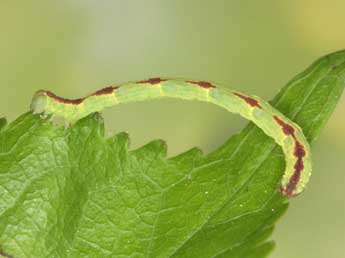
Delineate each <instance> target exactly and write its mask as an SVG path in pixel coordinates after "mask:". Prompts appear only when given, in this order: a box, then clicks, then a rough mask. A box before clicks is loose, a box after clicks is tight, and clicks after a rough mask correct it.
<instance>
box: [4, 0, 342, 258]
mask: <svg viewBox="0 0 345 258" xmlns="http://www.w3.org/2000/svg"><path fill="white" fill-rule="evenodd" d="M344 10H345V1H344V0H328V1H326V0H320V1H319V0H289V1H276V0H266V1H246V0H242V1H232V0H214V1H210V0H208V1H206V0H198V1H197V0H184V1H181V0H172V1H169V0H165V1H162V0H160V1H159V0H143V1H139V0H137V1H131V0H129V1H120V0H114V1H105V0H98V1H91V0H75V1H67V0H60V1H47V0H44V1H43V0H42V1H39V0H36V1H13V0H11V1H9V0H2V1H1V3H0V33H1V40H0V57H1V58H0V89H1V90H0V116H6V117H7V118H8V119H9V120H10V121H12V120H14V119H15V118H16V117H17V116H19V115H20V114H21V113H23V112H26V111H27V110H28V106H29V103H30V99H31V96H32V94H33V93H34V91H36V90H38V89H41V88H45V89H50V90H52V91H54V92H56V93H57V94H59V95H62V96H66V97H71V98H73V97H80V96H83V95H86V94H88V93H90V92H92V91H94V90H96V89H99V88H101V87H105V86H109V85H111V84H116V83H118V82H124V81H130V80H139V79H144V78H148V77H153V76H169V77H174V76H177V77H187V78H194V79H205V80H212V81H216V82H222V83H227V84H229V86H230V87H233V88H238V89H240V90H243V91H244V92H248V93H253V94H256V95H259V96H261V97H263V98H265V99H271V98H272V97H273V96H274V95H275V94H276V93H277V92H278V91H279V89H280V88H281V87H282V86H283V85H284V84H286V82H287V81H288V80H290V79H291V78H292V77H293V76H294V75H295V74H296V73H298V72H300V71H302V70H303V69H304V68H305V67H306V66H307V65H309V64H310V63H311V62H312V61H314V60H315V59H316V58H318V57H320V56H321V55H324V54H327V53H330V52H332V51H335V50H340V49H343V48H345V33H344V32H345V22H344ZM104 117H105V120H106V129H107V134H108V135H110V134H113V133H116V132H119V131H123V130H125V131H128V132H129V133H130V134H131V139H132V147H133V148H135V147H138V146H141V145H143V144H145V143H146V142H148V141H150V140H152V139H154V138H162V139H165V140H166V141H167V142H168V145H169V153H170V155H175V154H177V153H179V152H181V151H184V150H186V149H188V148H190V147H193V146H200V147H202V148H203V150H204V151H205V152H209V151H211V150H214V149H215V148H217V146H219V145H220V144H222V143H223V142H224V141H225V140H226V139H227V138H228V137H229V136H230V135H231V134H233V133H234V132H236V131H238V130H240V129H241V128H242V127H243V126H244V125H245V124H246V121H244V120H242V119H240V118H239V117H237V116H232V115H229V114H228V113H227V112H225V111H223V110H221V109H219V108H217V107H213V106H212V105H207V104H202V103H185V102H182V101H173V100H165V101H155V102H151V103H140V104H131V105H126V106H120V107H116V108H113V109H111V110H107V111H106V112H104ZM344 132H345V98H344V96H343V97H342V100H341V101H340V103H339V105H338V107H337V110H336V111H335V113H334V114H333V116H332V118H331V120H330V121H329V123H328V124H327V126H326V128H325V130H324V131H323V132H322V135H321V137H320V139H319V141H318V142H317V144H316V145H314V147H313V149H314V152H313V153H314V154H313V157H314V163H315V168H314V174H313V177H312V181H311V183H310V185H309V187H308V190H307V191H306V192H305V193H304V194H303V195H301V196H300V197H299V198H296V199H293V200H292V202H291V207H290V209H289V211H288V213H287V214H286V215H285V217H284V218H283V219H282V220H281V221H280V222H279V223H278V225H277V228H276V231H275V233H274V235H273V239H275V240H276V242H277V248H276V250H275V252H274V254H273V255H272V257H274V258H295V257H304V258H319V257H320V258H324V257H328V258H339V257H345V251H344V244H345V202H344V198H343V196H344V193H345V189H344V182H345V173H344V172H345V137H344Z"/></svg>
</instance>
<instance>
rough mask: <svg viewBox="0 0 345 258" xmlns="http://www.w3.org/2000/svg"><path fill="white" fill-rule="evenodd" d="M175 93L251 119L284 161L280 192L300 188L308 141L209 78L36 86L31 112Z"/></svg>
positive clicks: (57, 112)
mask: <svg viewBox="0 0 345 258" xmlns="http://www.w3.org/2000/svg"><path fill="white" fill-rule="evenodd" d="M165 97H170V98H179V99H185V100H199V101H204V102H211V103H213V104H216V105H218V106H220V107H222V108H225V109H226V110H228V111H230V112H234V113H238V114H240V115H241V116H243V117H244V118H246V119H248V120H251V121H253V122H254V123H255V124H256V125H257V126H258V127H260V128H261V129H262V130H263V131H264V132H265V133H266V134H267V135H268V136H270V137H272V138H273V139H274V140H275V141H276V142H277V144H279V145H280V146H281V147H282V149H283V152H284V154H285V160H286V167H285V173H284V176H283V179H282V182H281V189H280V190H281V193H282V194H283V195H284V196H287V197H292V196H295V195H297V194H299V193H301V192H302V191H303V190H304V188H305V185H306V184H307V182H308V181H309V177H310V175H311V168H312V165H311V154H310V147H309V144H308V142H307V140H306V138H305V137H304V135H303V132H302V130H301V128H300V127H299V126H298V125H296V124H295V123H293V122H292V121H291V120H289V119H288V118H287V117H285V116H284V115H283V114H281V113H280V112H279V111H278V110H276V109H274V108H273V107H272V106H270V105H269V104H268V103H267V102H265V101H263V100H261V99H260V98H258V97H256V96H249V95H246V94H243V93H240V92H238V91H235V90H229V89H225V88H222V87H220V86H219V85H216V84H214V83H211V82H205V81H194V80H182V79H162V78H152V79H149V80H143V81H137V82H131V83H127V84H122V85H120V86H116V87H107V88H104V89H101V90H99V91H96V92H95V93H93V94H91V95H89V96H88V97H86V98H80V99H74V100H71V99H65V98H61V97H58V96H56V95H55V94H53V93H52V92H50V91H43V90H41V91H38V92H37V93H36V94H35V95H34V97H33V100H32V103H31V110H32V111H33V113H43V114H45V115H52V116H53V117H62V118H64V119H65V120H67V121H68V122H69V123H74V122H76V121H77V120H79V119H81V118H83V117H85V116H87V115H89V114H91V113H93V112H99V111H102V110H103V109H104V108H106V107H111V106H114V105H117V104H122V103H128V102H136V101H144V100H150V99H158V98H165Z"/></svg>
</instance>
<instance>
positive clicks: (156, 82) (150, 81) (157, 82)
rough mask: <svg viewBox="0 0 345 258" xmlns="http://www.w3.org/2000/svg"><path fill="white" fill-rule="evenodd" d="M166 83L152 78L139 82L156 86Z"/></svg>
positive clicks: (160, 79) (163, 80)
mask: <svg viewBox="0 0 345 258" xmlns="http://www.w3.org/2000/svg"><path fill="white" fill-rule="evenodd" d="M165 81H167V80H166V79H162V78H159V77H157V78H150V79H148V80H144V81H138V82H137V83H149V84H152V85H154V84H159V83H161V82H165Z"/></svg>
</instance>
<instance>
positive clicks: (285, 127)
mask: <svg viewBox="0 0 345 258" xmlns="http://www.w3.org/2000/svg"><path fill="white" fill-rule="evenodd" d="M273 118H274V120H276V122H277V123H278V124H279V125H280V126H281V128H282V129H283V132H284V134H286V135H292V136H295V129H294V128H293V127H292V126H291V125H289V124H287V123H285V122H284V121H283V120H281V119H280V118H279V117H277V116H273Z"/></svg>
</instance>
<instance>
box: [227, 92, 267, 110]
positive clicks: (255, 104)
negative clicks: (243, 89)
mask: <svg viewBox="0 0 345 258" xmlns="http://www.w3.org/2000/svg"><path fill="white" fill-rule="evenodd" d="M233 94H234V95H235V96H237V97H239V98H241V99H243V100H244V101H245V102H247V103H248V104H249V105H251V106H252V107H257V108H262V107H261V105H260V104H259V102H258V101H257V100H256V99H253V98H251V97H248V96H244V95H242V94H240V93H237V92H235V93H233Z"/></svg>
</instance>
